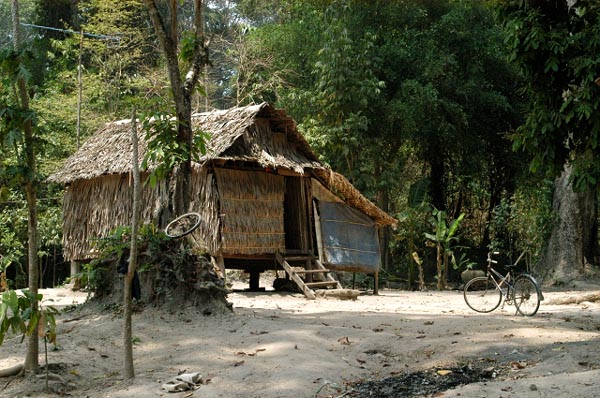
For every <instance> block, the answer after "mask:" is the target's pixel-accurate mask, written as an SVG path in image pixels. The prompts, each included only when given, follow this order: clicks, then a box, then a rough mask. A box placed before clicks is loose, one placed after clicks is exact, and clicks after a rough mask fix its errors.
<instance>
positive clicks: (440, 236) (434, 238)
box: [425, 208, 465, 290]
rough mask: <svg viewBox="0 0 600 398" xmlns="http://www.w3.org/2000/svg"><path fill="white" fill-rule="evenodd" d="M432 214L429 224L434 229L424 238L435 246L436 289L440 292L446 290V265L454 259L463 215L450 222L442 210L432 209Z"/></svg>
mask: <svg viewBox="0 0 600 398" xmlns="http://www.w3.org/2000/svg"><path fill="white" fill-rule="evenodd" d="M432 214H433V215H432V217H431V220H430V222H431V224H432V226H433V227H434V233H433V234H430V233H427V232H425V238H427V239H428V240H429V241H431V242H432V243H433V244H434V245H435V248H436V251H437V257H436V263H437V264H436V265H437V288H438V290H442V289H444V288H446V279H447V277H448V264H449V262H450V259H451V258H453V257H454V243H455V242H456V241H457V240H458V227H459V226H460V223H461V221H462V220H463V218H464V217H465V214H464V213H461V214H460V215H459V216H458V218H456V219H455V220H452V221H450V222H449V220H448V215H447V214H446V212H445V211H444V210H438V209H435V208H434V209H433V213H432Z"/></svg>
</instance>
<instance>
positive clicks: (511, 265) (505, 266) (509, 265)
mask: <svg viewBox="0 0 600 398" xmlns="http://www.w3.org/2000/svg"><path fill="white" fill-rule="evenodd" d="M504 268H506V269H508V270H510V269H515V268H517V264H505V265H504Z"/></svg>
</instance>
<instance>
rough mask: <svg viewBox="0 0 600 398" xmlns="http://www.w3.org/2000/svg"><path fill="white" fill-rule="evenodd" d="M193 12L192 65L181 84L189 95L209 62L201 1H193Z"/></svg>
mask: <svg viewBox="0 0 600 398" xmlns="http://www.w3.org/2000/svg"><path fill="white" fill-rule="evenodd" d="M194 11H195V13H194V28H195V31H196V42H195V43H194V56H193V58H192V65H191V66H190V69H189V70H188V72H187V74H186V75H185V81H184V83H183V87H184V90H185V91H186V93H187V94H189V95H191V93H192V91H193V90H194V87H195V86H196V83H198V80H199V79H200V73H201V72H202V69H204V66H205V65H208V64H209V62H210V60H209V56H208V43H207V42H206V40H205V37H204V21H203V17H202V15H203V13H202V12H203V10H202V0H194Z"/></svg>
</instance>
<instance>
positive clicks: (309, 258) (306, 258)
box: [285, 256, 317, 261]
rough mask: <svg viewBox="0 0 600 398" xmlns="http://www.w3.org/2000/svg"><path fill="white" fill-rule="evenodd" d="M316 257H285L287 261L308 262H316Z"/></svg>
mask: <svg viewBox="0 0 600 398" xmlns="http://www.w3.org/2000/svg"><path fill="white" fill-rule="evenodd" d="M316 259H317V257H315V256H285V261H306V260H316Z"/></svg>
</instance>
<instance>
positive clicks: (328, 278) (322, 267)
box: [315, 260, 342, 289]
mask: <svg viewBox="0 0 600 398" xmlns="http://www.w3.org/2000/svg"><path fill="white" fill-rule="evenodd" d="M315 265H316V267H317V269H321V270H326V269H327V268H325V266H324V265H323V263H321V262H320V261H319V260H315ZM325 277H326V278H327V280H328V281H332V282H333V281H335V282H336V283H337V286H336V289H342V284H341V283H340V281H338V280H336V279H335V278H334V277H333V276H332V275H330V274H329V272H328V273H326V274H325Z"/></svg>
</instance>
